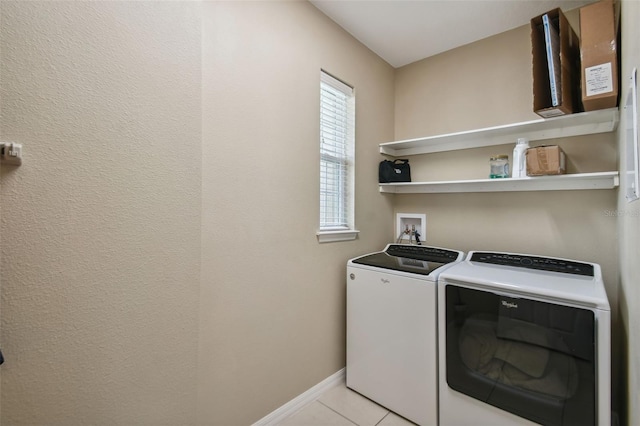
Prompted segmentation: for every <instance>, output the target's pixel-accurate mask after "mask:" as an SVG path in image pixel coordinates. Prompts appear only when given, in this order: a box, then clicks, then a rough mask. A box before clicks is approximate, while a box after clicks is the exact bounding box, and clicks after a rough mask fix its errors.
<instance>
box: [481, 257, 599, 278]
mask: <svg viewBox="0 0 640 426" xmlns="http://www.w3.org/2000/svg"><path fill="white" fill-rule="evenodd" d="M469 260H471V261H472V262H482V263H491V264H493V265H504V266H515V267H518V268H528V269H536V270H539V271H550V272H562V273H565V274H574V275H584V276H588V277H593V265H592V264H590V263H582V262H574V261H571V260H564V259H555V258H552V257H537V256H527V255H521V254H508V253H490V252H474V253H473V254H472V255H471V259H469Z"/></svg>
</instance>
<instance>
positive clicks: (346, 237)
mask: <svg viewBox="0 0 640 426" xmlns="http://www.w3.org/2000/svg"><path fill="white" fill-rule="evenodd" d="M359 233H360V231H358V230H356V229H345V230H336V231H318V232H317V233H316V236H317V237H318V242H319V243H334V242H337V241H351V240H355V239H356V238H357V237H358V234H359Z"/></svg>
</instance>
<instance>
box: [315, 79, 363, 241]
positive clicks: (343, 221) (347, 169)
mask: <svg viewBox="0 0 640 426" xmlns="http://www.w3.org/2000/svg"><path fill="white" fill-rule="evenodd" d="M354 128H355V99H354V94H353V88H351V87H349V86H348V85H346V84H344V83H342V82H341V81H339V80H337V79H335V78H333V77H331V76H330V75H328V74H326V73H324V72H322V73H321V80H320V230H339V229H351V228H352V227H353V216H354V215H353V169H354V165H353V152H354Z"/></svg>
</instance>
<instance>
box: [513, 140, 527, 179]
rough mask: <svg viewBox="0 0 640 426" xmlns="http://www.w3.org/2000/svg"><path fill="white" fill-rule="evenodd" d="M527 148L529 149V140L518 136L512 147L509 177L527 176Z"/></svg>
mask: <svg viewBox="0 0 640 426" xmlns="http://www.w3.org/2000/svg"><path fill="white" fill-rule="evenodd" d="M527 149H529V140H527V139H526V138H518V142H516V146H515V148H513V157H512V158H513V171H512V172H511V177H513V178H521V177H527V157H526V152H527Z"/></svg>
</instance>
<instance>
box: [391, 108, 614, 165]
mask: <svg viewBox="0 0 640 426" xmlns="http://www.w3.org/2000/svg"><path fill="white" fill-rule="evenodd" d="M617 125H618V108H610V109H603V110H597V111H590V112H581V113H577V114H569V115H563V116H560V117H554V118H547V119H544V118H541V119H538V120H532V121H525V122H522V123H515V124H507V125H503V126H496V127H487V128H484V129H476V130H469V131H464V132H458V133H449V134H445V135H437V136H428V137H424V138H417V139H407V140H403V141H397V142H387V143H382V144H380V152H381V153H382V154H386V155H391V156H394V157H400V156H406V155H416V154H428V153H432V152H444V151H456V150H460V149H469V148H480V147H484V146H492V145H504V144H514V143H515V142H516V140H517V139H518V138H523V137H526V138H528V139H529V140H530V141H536V140H546V139H555V138H564V137H570V136H579V135H591V134H596V133H607V132H612V131H614V130H615V129H616V127H617Z"/></svg>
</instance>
